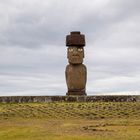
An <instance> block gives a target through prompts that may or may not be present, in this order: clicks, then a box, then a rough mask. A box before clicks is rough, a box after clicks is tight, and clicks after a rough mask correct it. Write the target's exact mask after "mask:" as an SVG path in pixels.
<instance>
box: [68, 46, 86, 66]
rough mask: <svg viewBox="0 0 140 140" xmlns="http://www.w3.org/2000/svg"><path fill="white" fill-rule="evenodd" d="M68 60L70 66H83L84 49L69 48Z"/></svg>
mask: <svg viewBox="0 0 140 140" xmlns="http://www.w3.org/2000/svg"><path fill="white" fill-rule="evenodd" d="M67 58H68V61H69V63H70V64H81V63H83V58H84V48H83V47H74V46H73V47H69V48H68V49H67Z"/></svg>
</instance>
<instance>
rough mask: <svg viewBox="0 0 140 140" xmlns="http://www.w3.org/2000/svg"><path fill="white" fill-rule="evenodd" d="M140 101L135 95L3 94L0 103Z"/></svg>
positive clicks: (138, 96) (139, 96)
mask: <svg viewBox="0 0 140 140" xmlns="http://www.w3.org/2000/svg"><path fill="white" fill-rule="evenodd" d="M102 101H103V102H140V95H137V96H133V95H132V96H4V97H0V103H29V102H102Z"/></svg>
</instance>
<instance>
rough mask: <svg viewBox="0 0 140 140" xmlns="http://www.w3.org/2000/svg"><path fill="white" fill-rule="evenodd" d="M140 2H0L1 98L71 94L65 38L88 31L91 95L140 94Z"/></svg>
mask: <svg viewBox="0 0 140 140" xmlns="http://www.w3.org/2000/svg"><path fill="white" fill-rule="evenodd" d="M139 7H140V1H139V0H69V1H68V0H0V17H1V18H0V96H14V95H66V92H67V86H66V81H65V68H66V65H68V60H67V47H66V46H65V37H66V35H68V34H70V32H71V31H80V32H81V33H82V34H85V37H86V46H85V48H84V49H85V58H84V64H85V65H86V67H87V85H86V91H87V95H99V94H101V95H102V94H138V95H140V8H139Z"/></svg>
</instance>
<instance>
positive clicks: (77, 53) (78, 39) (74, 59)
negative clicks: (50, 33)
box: [66, 31, 85, 64]
mask: <svg viewBox="0 0 140 140" xmlns="http://www.w3.org/2000/svg"><path fill="white" fill-rule="evenodd" d="M66 46H68V49H67V58H68V61H69V63H70V64H81V63H83V58H84V46H85V36H84V35H83V34H80V32H79V31H75V32H71V34H70V35H67V37H66Z"/></svg>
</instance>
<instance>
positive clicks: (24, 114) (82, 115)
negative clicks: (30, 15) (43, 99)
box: [0, 102, 140, 140]
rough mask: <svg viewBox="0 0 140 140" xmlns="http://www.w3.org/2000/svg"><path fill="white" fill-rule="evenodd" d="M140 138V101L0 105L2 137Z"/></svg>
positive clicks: (6, 139) (53, 139) (43, 139)
mask: <svg viewBox="0 0 140 140" xmlns="http://www.w3.org/2000/svg"><path fill="white" fill-rule="evenodd" d="M66 139H67V140H139V139H140V102H94V103H65V102H64V103H57V102H55V103H21V104H17V103H14V104H0V140H66Z"/></svg>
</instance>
